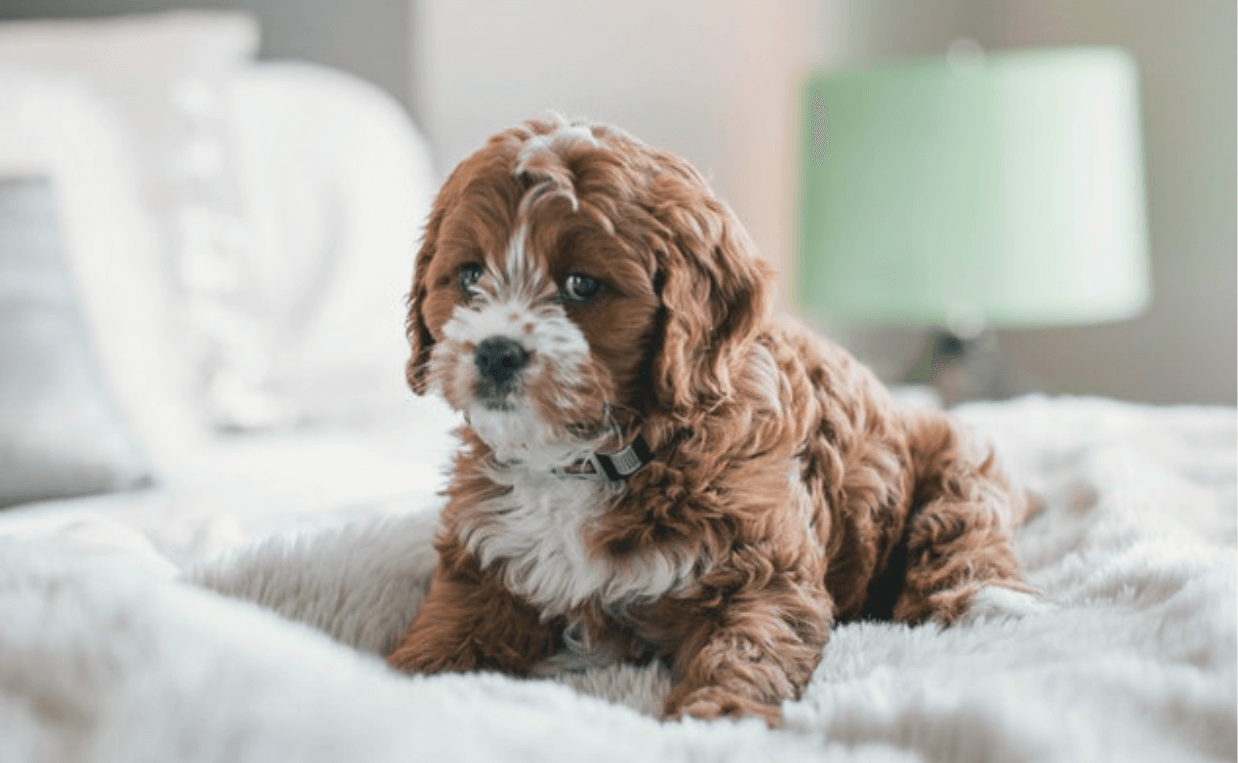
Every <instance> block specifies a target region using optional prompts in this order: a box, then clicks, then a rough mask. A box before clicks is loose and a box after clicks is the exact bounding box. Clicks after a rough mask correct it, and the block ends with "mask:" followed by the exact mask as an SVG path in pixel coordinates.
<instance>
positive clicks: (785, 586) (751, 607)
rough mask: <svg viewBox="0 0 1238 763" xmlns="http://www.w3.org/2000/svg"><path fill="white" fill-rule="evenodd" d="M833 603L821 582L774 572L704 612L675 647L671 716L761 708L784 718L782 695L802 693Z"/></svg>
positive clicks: (772, 719)
mask: <svg viewBox="0 0 1238 763" xmlns="http://www.w3.org/2000/svg"><path fill="white" fill-rule="evenodd" d="M831 617H832V603H831V602H830V599H829V596H828V594H826V592H825V589H824V587H822V588H819V589H815V590H814V589H813V588H812V587H811V586H807V585H805V584H803V583H793V582H790V581H783V582H782V584H779V581H777V580H775V581H773V583H772V584H771V585H770V586H769V587H766V588H763V589H759V590H752V591H745V592H743V593H742V594H739V595H736V596H735V598H733V599H731V601H730V602H728V604H727V605H726V606H725V608H723V609H721V610H718V611H713V612H707V613H702V616H701V617H700V618H697V622H698V623H700V625H699V626H697V627H696V629H695V630H693V631H691V632H690V633H689V634H688V635H687V637H686V638H685V639H684V640H683V642H682V643H681V645H680V647H679V649H678V651H677V652H676V653H675V654H674V663H673V667H672V670H673V674H674V678H675V684H676V685H675V688H674V689H673V690H672V691H671V693H670V695H669V696H668V697H667V699H666V705H665V708H664V714H665V715H666V716H667V717H669V718H678V717H682V716H684V715H691V716H694V717H697V718H717V717H719V716H730V717H742V716H760V717H763V718H765V720H766V722H767V723H769V724H770V725H771V726H776V725H778V724H779V723H781V721H782V701H783V700H786V699H794V698H797V697H799V695H800V692H802V691H803V690H804V686H805V685H807V683H808V680H809V679H810V678H811V677H812V671H813V670H814V669H815V668H816V666H817V663H818V662H819V661H820V659H821V649H822V647H823V646H824V645H825V641H826V638H827V636H828V634H829V626H830V622H831Z"/></svg>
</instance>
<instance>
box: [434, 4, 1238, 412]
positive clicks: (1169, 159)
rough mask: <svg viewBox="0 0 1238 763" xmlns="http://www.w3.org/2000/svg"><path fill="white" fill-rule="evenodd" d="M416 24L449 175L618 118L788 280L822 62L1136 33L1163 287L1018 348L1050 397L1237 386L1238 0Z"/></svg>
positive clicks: (521, 12) (574, 9) (487, 9)
mask: <svg viewBox="0 0 1238 763" xmlns="http://www.w3.org/2000/svg"><path fill="white" fill-rule="evenodd" d="M414 29H415V37H414V46H413V47H414V53H413V56H414V58H413V61H414V72H415V76H414V83H413V85H414V90H415V91H416V92H417V93H418V99H417V113H418V114H419V116H420V117H421V119H422V122H423V125H424V126H425V128H426V129H427V131H428V132H429V134H430V136H431V138H432V139H433V140H434V142H435V144H436V151H437V157H438V160H439V163H440V166H441V168H442V169H444V170H446V169H448V168H450V166H451V165H453V164H454V163H455V162H456V161H458V160H459V159H460V158H462V157H463V156H464V155H466V154H467V153H468V152H469V151H471V150H472V149H473V148H475V147H476V146H478V145H479V144H480V143H481V141H482V140H484V138H485V137H486V136H487V135H488V134H490V133H491V132H493V131H495V130H498V129H500V128H502V127H505V126H507V125H510V124H512V123H514V122H517V121H519V120H521V119H523V118H526V117H528V116H533V115H537V114H539V113H541V112H542V111H543V110H544V109H548V108H553V109H556V110H560V111H562V112H565V113H568V114H584V115H589V116H593V117H597V118H601V119H607V120H612V121H615V122H617V123H619V124H622V125H624V126H625V127H627V128H628V129H629V130H631V131H632V132H635V133H636V134H638V135H641V136H643V137H644V138H646V139H647V140H649V141H650V142H653V143H658V144H661V145H664V146H666V147H668V148H671V149H673V150H675V151H678V152H679V153H681V154H684V155H685V156H687V157H688V158H689V159H691V160H692V161H694V162H695V163H697V164H698V166H700V167H701V168H702V169H704V170H705V171H706V173H707V174H708V175H710V176H711V177H712V179H713V181H714V184H715V187H716V188H717V189H718V191H719V192H720V193H721V194H722V195H723V196H724V197H725V198H727V199H728V200H729V201H730V202H731V204H732V206H733V207H734V208H735V209H736V211H737V212H738V213H739V214H740V216H741V217H742V218H743V219H744V221H745V223H746V224H747V225H748V227H749V228H750V231H751V233H752V234H753V238H754V239H755V240H756V241H757V243H758V245H759V246H761V248H762V249H763V251H764V252H765V253H766V255H767V256H768V257H769V258H770V259H771V260H773V261H774V262H775V264H776V265H778V266H779V267H780V269H781V270H782V272H783V279H784V280H783V285H784V288H783V292H784V293H785V292H786V289H785V279H786V278H787V271H788V270H789V269H788V268H787V267H786V263H787V256H788V252H789V251H790V245H791V240H792V239H791V231H792V230H793V227H792V219H791V212H790V210H791V209H792V208H793V204H792V201H793V195H792V194H793V189H794V162H795V157H794V155H793V147H794V145H795V135H796V125H795V114H794V110H793V109H794V106H795V100H794V99H795V88H796V85H797V83H798V80H799V76H800V74H801V73H802V72H803V71H804V70H805V69H806V68H807V67H809V66H813V65H816V66H834V65H839V64H843V63H846V64H849V65H850V64H854V63H856V62H861V61H872V60H881V59H887V58H893V57H901V56H912V55H940V54H943V53H944V51H945V50H946V48H947V47H948V45H949V44H950V42H951V41H953V40H954V39H956V38H958V37H960V36H967V37H971V38H974V39H976V40H978V41H979V42H980V43H981V44H983V45H985V46H988V47H1002V46H1024V45H1068V44H1076V43H1088V44H1097V43H1100V44H1115V45H1121V46H1124V47H1126V48H1128V49H1130V50H1131V52H1132V53H1133V54H1134V55H1135V57H1136V59H1137V62H1138V65H1139V67H1140V70H1141V73H1142V78H1143V100H1144V125H1143V126H1144V134H1145V143H1146V145H1145V148H1146V169H1147V185H1148V209H1149V215H1150V220H1149V229H1150V236H1151V240H1150V247H1151V254H1152V267H1153V278H1154V283H1153V288H1154V290H1155V295H1154V298H1153V302H1152V304H1151V306H1150V308H1149V310H1148V312H1147V313H1146V314H1145V315H1144V316H1142V317H1140V318H1138V319H1136V320H1132V321H1127V322H1124V323H1118V324H1112V325H1104V326H1090V327H1081V328H1075V329H1069V330H1053V331H1048V330H1046V331H1035V332H1031V331H1025V332H1008V333H1007V335H1006V336H1004V337H1003V340H1004V344H1005V347H1006V349H1007V351H1008V354H1009V356H1010V359H1011V361H1012V362H1013V363H1014V364H1015V365H1018V366H1021V367H1022V368H1023V369H1025V370H1026V371H1027V372H1028V373H1029V375H1030V376H1031V377H1032V378H1034V379H1035V380H1036V381H1037V382H1038V383H1039V385H1040V386H1041V387H1042V388H1043V389H1045V390H1047V391H1049V392H1061V393H1076V394H1102V395H1110V396H1116V397H1120V398H1126V399H1132V400H1146V401H1153V402H1161V403H1170V402H1214V403H1219V402H1223V403H1229V404H1233V403H1234V402H1235V399H1236V398H1238V298H1236V295H1235V292H1236V291H1238V285H1236V284H1238V274H1236V273H1235V262H1236V242H1235V208H1236V204H1238V202H1236V200H1235V184H1236V183H1235V165H1236V162H1235V135H1236V134H1238V129H1236V127H1235V65H1234V64H1235V55H1236V54H1235V4H1234V3H1233V0H1190V2H1183V3H1160V2H1152V1H1151V0H932V1H929V0H921V1H919V2H906V0H784V1H783V2H777V3H762V2H757V1H756V0H728V1H727V2H706V1H705V0H680V1H679V2H674V3H665V2H656V0H633V1H632V2H626V3H618V2H599V1H598V0H547V1H545V2H540V3H536V4H533V3H527V4H519V5H517V4H511V3H504V2H499V0H475V1H474V2H469V3H457V2H452V1H451V0H419V2H418V3H417V7H416V9H415V18H414ZM834 328H835V330H836V331H837V332H838V333H839V334H840V335H841V336H842V337H843V338H844V339H846V340H847V341H848V342H849V343H851V344H852V345H853V346H854V347H855V348H856V349H857V350H858V351H859V352H860V353H861V354H862V355H865V356H866V357H867V358H868V359H869V360H870V361H872V362H874V363H875V365H877V366H878V367H879V368H880V369H881V370H884V371H886V372H887V374H888V375H891V376H897V374H898V371H899V369H900V368H902V367H903V366H904V365H905V364H906V363H907V362H909V361H910V360H911V358H912V356H913V355H914V353H915V351H916V349H917V347H916V341H917V339H918V335H917V334H914V333H909V332H889V331H887V332H873V331H867V332H857V331H846V330H843V329H842V328H841V327H834Z"/></svg>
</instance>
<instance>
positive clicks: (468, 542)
mask: <svg viewBox="0 0 1238 763" xmlns="http://www.w3.org/2000/svg"><path fill="white" fill-rule="evenodd" d="M770 281H771V271H770V268H769V267H768V266H767V264H766V263H765V262H764V261H763V260H762V259H761V257H760V256H759V255H758V254H757V252H756V249H755V247H754V246H753V244H752V242H751V241H750V240H749V238H748V236H747V234H746V233H745V231H744V229H743V227H742V226H741V225H740V223H739V221H738V220H737V219H736V218H735V216H734V215H733V214H732V213H731V211H730V210H729V209H728V208H727V206H726V205H725V204H724V203H723V202H722V201H720V200H719V199H718V198H717V197H716V196H714V195H713V193H712V192H711V191H710V189H709V187H708V185H707V184H706V183H705V181H704V180H703V179H702V178H701V176H700V175H699V174H698V173H697V172H696V170H694V169H693V168H692V167H691V166H689V165H688V164H687V163H686V162H685V161H683V160H682V159H680V158H678V157H676V156H673V155H672V154H669V153H667V152H664V151H660V150H657V149H655V148H651V147H650V146H647V145H645V144H644V143H642V142H640V141H639V140H637V139H635V138H633V137H631V136H630V135H627V134H625V133H624V132H622V131H620V130H617V129H615V128H612V127H608V126H604V125H599V124H589V123H584V122H576V121H573V122H567V121H563V120H557V121H530V122H528V123H526V124H525V125H523V126H520V127H516V128H514V129H511V130H507V131H506V132H502V133H500V134H498V135H496V136H494V137H493V138H491V139H490V141H489V142H488V143H487V144H486V145H485V146H484V147H483V148H482V149H481V150H479V151H478V152H477V153H475V154H473V155H472V156H471V157H469V158H468V159H466V160H465V161H464V162H463V163H461V164H460V165H459V166H458V167H457V168H456V169H455V171H454V172H453V173H452V174H451V176H450V177H449V178H448V180H447V182H446V184H445V185H444V186H443V188H442V190H441V191H440V193H439V195H438V198H437V200H436V202H435V204H434V208H433V211H432V213H431V216H430V219H429V222H428V223H427V226H426V230H425V237H424V240H423V242H422V245H421V249H420V251H419V253H418V254H417V260H416V272H415V275H414V278H413V284H412V293H411V295H410V308H409V314H408V337H409V340H410V342H411V345H412V357H411V359H410V361H409V363H408V369H407V371H408V381H409V384H410V385H411V386H412V388H413V390H414V391H416V392H417V393H419V394H420V393H424V392H426V391H428V390H434V391H436V392H438V393H439V394H441V395H442V396H443V397H444V398H446V400H447V402H448V403H450V404H451V405H452V406H453V407H454V408H455V409H457V410H458V411H460V412H461V413H462V414H463V415H464V418H465V421H466V422H467V424H466V426H464V427H463V428H462V430H461V432H460V437H461V440H462V448H461V450H460V451H459V454H458V456H457V457H456V460H455V465H454V470H453V473H452V476H451V481H450V485H449V486H448V488H447V497H448V501H447V505H446V507H445V508H444V510H443V514H442V520H441V521H442V525H441V529H440V531H439V533H438V536H437V538H436V547H437V549H438V553H439V563H438V567H437V569H436V570H435V572H434V575H433V579H432V581H431V583H430V588H429V592H428V594H427V596H426V599H425V603H424V605H423V606H422V609H421V611H420V612H419V613H418V615H417V617H416V619H415V620H414V622H413V623H412V625H411V627H410V628H409V630H408V632H407V633H406V634H405V635H404V636H403V637H402V639H400V640H399V642H398V644H397V646H396V648H395V650H394V651H393V652H392V653H391V654H390V655H389V656H388V662H389V664H390V665H392V666H393V667H395V668H397V669H399V670H403V671H416V672H424V673H430V672H436V671H444V670H447V671H468V670H479V669H487V670H500V671H503V672H507V673H512V674H516V675H536V674H545V673H548V672H553V671H555V670H572V669H583V668H586V667H589V666H594V665H603V664H607V663H609V662H613V661H616V660H630V661H644V660H651V659H660V660H664V661H665V662H666V663H667V665H668V666H669V668H670V671H671V675H672V678H673V682H674V688H673V690H672V691H671V693H670V694H669V696H668V698H667V700H666V704H665V708H664V711H665V715H666V716H667V717H670V718H676V717H680V716H683V715H691V716H696V717H700V718H713V717H717V716H748V715H756V716H761V717H763V718H765V719H766V720H767V721H768V722H769V723H770V724H777V723H778V722H779V720H780V717H781V716H780V712H781V711H780V708H781V703H782V701H783V700H787V699H792V698H796V697H798V696H799V694H800V692H801V691H802V690H803V688H804V686H805V684H806V683H807V682H808V680H809V678H810V676H811V674H812V672H813V669H814V668H815V667H816V665H817V663H818V661H819V660H820V658H821V653H822V647H823V646H824V645H825V642H826V638H827V636H828V634H829V631H830V628H831V626H832V624H833V623H834V622H836V621H839V620H846V619H853V618H887V619H889V618H892V619H894V620H898V621H902V622H906V623H920V622H923V621H926V620H933V621H936V622H938V623H941V624H949V623H951V622H952V621H954V620H955V619H957V618H958V617H960V615H962V614H964V613H966V612H967V611H968V609H969V606H970V605H972V604H973V601H974V600H975V599H976V597H977V596H978V595H980V596H982V598H983V596H985V595H988V594H989V593H993V592H996V593H997V598H998V599H999V600H1009V598H1010V597H1011V596H1013V597H1016V598H1018V597H1019V596H1026V595H1027V593H1028V592H1029V591H1030V589H1029V588H1028V586H1027V585H1025V584H1024V582H1023V581H1022V578H1021V576H1020V570H1019V565H1018V563H1017V561H1016V558H1015V554H1014V552H1013V550H1012V546H1011V530H1012V528H1013V525H1014V524H1015V523H1016V522H1017V521H1019V519H1020V518H1021V516H1022V514H1023V512H1024V509H1025V507H1024V500H1023V497H1022V496H1021V494H1017V493H1015V492H1014V491H1013V490H1012V489H1011V486H1010V485H1009V483H1008V482H1007V480H1006V479H1005V478H1004V477H1003V475H1002V474H1001V472H1000V471H999V469H998V467H997V465H996V463H995V460H994V457H993V456H992V454H991V453H986V452H983V451H982V450H980V449H977V448H975V447H973V446H972V445H971V444H970V443H969V441H968V439H967V437H966V436H965V435H964V433H963V432H962V431H961V430H960V429H959V427H958V426H957V425H956V424H955V423H954V422H952V421H951V420H950V419H949V418H948V417H947V416H946V415H944V414H941V413H937V412H923V411H913V410H909V409H906V408H903V407H901V406H900V405H899V404H897V403H896V402H895V401H894V400H893V399H892V398H891V397H890V396H889V394H888V393H887V391H886V390H885V389H884V388H883V387H882V386H881V384H880V383H879V382H878V381H877V379H876V378H875V377H874V376H873V375H872V374H871V373H870V372H869V371H868V370H867V369H866V368H864V367H863V366H861V365H860V364H859V363H858V362H857V361H855V360H854V359H853V358H851V357H850V356H849V355H848V354H847V353H846V352H845V351H844V350H842V349H841V348H840V347H838V346H836V345H834V344H831V343H829V342H827V341H825V340H822V339H819V338H817V337H815V336H812V335H811V334H809V333H808V332H806V331H805V330H804V329H803V328H801V327H800V326H798V325H796V324H794V323H792V322H790V321H788V320H775V319H773V318H772V317H771V315H770V311H769V303H770ZM1020 592H1021V593H1020Z"/></svg>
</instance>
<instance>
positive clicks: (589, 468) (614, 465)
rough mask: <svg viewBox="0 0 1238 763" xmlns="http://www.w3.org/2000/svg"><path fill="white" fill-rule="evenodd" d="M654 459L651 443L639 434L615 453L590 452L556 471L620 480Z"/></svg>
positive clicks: (581, 476) (567, 474)
mask: <svg viewBox="0 0 1238 763" xmlns="http://www.w3.org/2000/svg"><path fill="white" fill-rule="evenodd" d="M652 460H653V451H652V450H650V449H649V443H647V442H645V438H644V437H641V436H640V435H637V436H636V439H635V440H633V441H632V443H631V444H630V445H628V446H626V447H623V448H620V449H619V450H616V451H614V452H613V453H601V452H594V453H590V454H589V455H588V456H586V457H584V458H582V459H580V460H579V461H574V462H573V463H571V464H569V465H568V466H565V467H562V468H559V469H555V470H554V473H555V474H557V475H559V476H561V477H575V478H577V479H588V480H598V481H601V480H604V479H605V480H610V481H611V482H620V481H622V480H625V479H627V478H628V477H630V476H632V475H633V474H635V473H636V472H637V470H639V469H640V468H641V467H642V466H644V465H645V464H647V463H649V462H650V461H652Z"/></svg>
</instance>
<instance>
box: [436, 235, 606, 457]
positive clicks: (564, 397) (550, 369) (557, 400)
mask: <svg viewBox="0 0 1238 763" xmlns="http://www.w3.org/2000/svg"><path fill="white" fill-rule="evenodd" d="M524 239H525V236H524V230H523V226H522V227H521V228H520V229H518V230H517V231H516V233H515V234H514V235H513V236H512V241H511V243H510V244H509V247H508V256H507V258H506V260H505V265H504V271H503V272H502V273H496V272H494V271H493V270H491V271H488V272H487V274H486V275H485V276H484V277H483V281H482V282H481V283H479V287H478V289H477V296H476V297H475V298H474V301H473V302H472V303H470V304H467V305H460V306H459V307H457V308H456V309H455V312H454V313H453V314H452V316H451V319H450V320H448V321H447V323H446V324H445V325H444V326H443V341H442V342H441V343H440V344H439V346H437V347H436V348H435V350H434V353H435V354H434V357H433V359H432V361H431V362H432V363H433V364H435V365H437V366H445V367H446V368H445V371H446V373H443V374H441V376H442V377H444V379H445V380H446V381H445V382H444V383H445V384H446V385H449V386H451V387H452V389H451V392H452V394H450V395H448V397H449V399H451V400H452V401H453V403H454V404H455V405H457V406H458V407H459V408H460V409H461V410H462V411H463V412H464V413H465V414H466V416H467V417H468V419H469V422H470V424H471V425H472V427H473V429H474V430H475V431H476V432H477V434H478V436H479V437H481V438H482V440H484V441H485V442H486V444H488V445H489V446H490V447H491V448H492V449H493V450H494V451H495V455H496V456H497V457H498V458H499V460H501V461H510V460H518V461H522V462H525V463H541V464H543V465H546V468H550V467H552V466H561V465H563V464H564V463H570V462H571V461H573V460H575V459H576V458H579V457H581V455H582V454H583V453H587V452H588V449H585V450H582V448H584V445H585V444H582V443H580V442H578V441H575V440H574V439H571V438H564V436H563V433H564V428H563V425H564V424H566V423H570V422H565V421H559V420H550V421H547V420H544V419H543V418H542V415H543V414H542V413H539V411H538V410H537V409H536V408H535V407H534V405H533V403H532V401H531V399H530V397H529V389H530V388H532V387H533V385H536V384H542V385H544V386H546V387H548V388H549V389H552V390H555V391H556V392H555V394H554V396H553V399H552V400H551V402H552V403H553V404H555V405H558V406H560V407H561V408H562V409H564V410H568V409H571V408H572V407H573V406H575V405H577V404H578V403H579V401H578V400H577V399H576V398H575V396H574V395H575V391H577V390H579V387H580V378H581V369H582V368H583V367H584V366H585V364H586V363H588V362H589V359H590V356H589V353H590V350H589V342H588V340H587V339H586V338H585V335H584V333H583V332H582V331H581V330H580V327H579V326H577V325H576V324H575V323H574V322H572V320H571V319H569V318H568V316H567V313H566V312H564V310H563V307H562V305H560V304H558V303H555V302H547V301H545V300H538V298H537V297H538V295H539V294H540V293H541V292H542V291H544V288H545V284H544V280H545V279H544V278H543V277H542V276H541V274H540V273H539V272H538V271H537V269H536V268H535V267H534V266H533V265H532V263H530V262H528V261H527V259H526V258H525V254H524V251H523V241H524ZM491 338H505V339H509V340H512V341H514V342H516V343H518V344H519V345H520V346H521V347H523V348H524V349H525V350H526V351H527V352H528V353H529V362H528V365H527V366H526V367H525V368H523V369H522V370H521V371H520V376H519V380H518V382H517V383H516V385H515V388H514V389H513V390H512V391H511V392H510V393H509V395H508V398H507V399H506V400H505V401H504V405H503V407H502V409H496V408H494V407H492V406H491V405H490V404H489V402H490V401H483V400H478V399H475V398H474V397H473V395H474V392H473V391H472V389H473V380H474V379H476V374H477V370H476V356H475V349H474V348H476V347H477V346H478V345H480V344H481V343H482V342H483V341H485V340H486V339H491Z"/></svg>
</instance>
